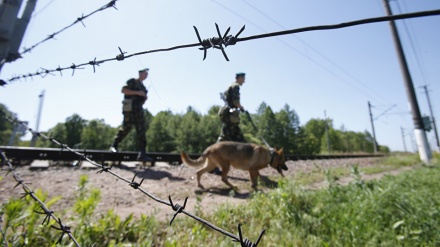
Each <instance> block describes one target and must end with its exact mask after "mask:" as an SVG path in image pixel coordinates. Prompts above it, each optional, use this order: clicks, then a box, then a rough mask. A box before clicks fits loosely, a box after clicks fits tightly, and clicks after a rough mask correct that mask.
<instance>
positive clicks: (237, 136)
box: [217, 72, 246, 142]
mask: <svg viewBox="0 0 440 247" xmlns="http://www.w3.org/2000/svg"><path fill="white" fill-rule="evenodd" d="M245 79H246V74H245V73H243V72H240V73H237V74H235V82H233V83H232V84H231V85H230V86H229V88H228V89H227V90H226V91H225V93H224V95H225V99H224V100H225V104H226V105H225V106H224V107H222V108H221V111H220V113H219V115H220V119H221V121H222V128H221V132H220V136H219V137H218V139H217V142H221V141H236V142H245V140H244V136H243V133H242V132H241V129H240V126H239V124H240V115H239V114H240V112H239V111H241V112H244V107H243V106H242V105H241V103H240V86H241V85H243V83H244V81H245Z"/></svg>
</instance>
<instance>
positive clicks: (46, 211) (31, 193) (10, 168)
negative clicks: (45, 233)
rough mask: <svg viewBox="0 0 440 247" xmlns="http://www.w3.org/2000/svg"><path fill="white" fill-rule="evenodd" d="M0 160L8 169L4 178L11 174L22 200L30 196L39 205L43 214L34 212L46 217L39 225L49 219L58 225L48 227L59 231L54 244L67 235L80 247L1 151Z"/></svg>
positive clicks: (47, 221)
mask: <svg viewBox="0 0 440 247" xmlns="http://www.w3.org/2000/svg"><path fill="white" fill-rule="evenodd" d="M0 158H1V160H3V163H4V164H7V165H8V167H7V169H6V171H7V173H6V176H7V175H8V174H9V173H12V176H13V177H14V180H15V181H16V182H17V184H16V185H15V186H14V188H16V187H17V186H19V185H21V186H22V188H23V190H24V193H23V196H22V198H24V197H26V196H30V197H31V198H32V199H33V200H34V201H36V202H37V203H38V204H39V205H40V207H41V209H42V210H43V212H38V211H35V212H36V213H38V214H44V215H46V216H45V217H44V220H43V222H42V223H41V224H42V225H44V224H45V223H47V224H49V222H50V219H51V218H52V219H54V220H55V221H56V222H57V223H58V227H57V226H54V225H51V226H50V227H52V228H54V229H56V230H59V231H61V236H60V238H59V239H58V241H57V242H56V244H60V243H61V241H62V239H63V237H64V235H65V234H67V235H68V236H69V238H70V240H72V241H73V243H74V244H75V245H76V246H80V245H79V244H78V241H76V239H75V237H74V236H73V235H72V232H71V231H70V226H68V225H64V224H63V223H62V221H61V219H60V218H58V217H56V216H55V213H54V211H52V210H49V208H48V207H47V206H46V204H44V202H43V201H41V200H40V199H39V198H38V197H37V196H36V195H35V193H34V191H32V189H31V188H30V187H29V186H27V184H26V182H25V181H24V180H23V179H22V178H21V177H20V176H19V175H18V174H17V173H16V172H15V169H14V167H13V166H12V163H11V162H10V161H9V159H8V158H7V157H6V154H4V153H3V152H1V150H0ZM1 223H2V221H1V218H0V227H1V225H2V224H1ZM0 230H1V228H0ZM2 234H3V235H4V239H5V241H6V235H5V233H3V232H2Z"/></svg>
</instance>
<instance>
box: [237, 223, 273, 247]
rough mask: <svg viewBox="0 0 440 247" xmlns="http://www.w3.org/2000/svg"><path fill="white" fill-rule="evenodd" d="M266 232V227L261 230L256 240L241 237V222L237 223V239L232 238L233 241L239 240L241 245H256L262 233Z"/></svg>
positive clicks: (244, 246) (249, 246)
mask: <svg viewBox="0 0 440 247" xmlns="http://www.w3.org/2000/svg"><path fill="white" fill-rule="evenodd" d="M265 232H266V229H264V230H263V231H261V233H260V236H259V237H258V239H257V242H255V243H252V242H251V241H250V240H249V239H247V238H245V239H243V234H242V233H241V224H238V236H239V240H236V239H234V240H232V241H234V242H240V245H241V246H242V247H257V246H258V243H260V240H261V238H262V237H263V235H264V233H265Z"/></svg>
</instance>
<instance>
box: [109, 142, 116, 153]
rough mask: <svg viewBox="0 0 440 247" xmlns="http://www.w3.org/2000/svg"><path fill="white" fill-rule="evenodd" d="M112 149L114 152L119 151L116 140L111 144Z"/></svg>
mask: <svg viewBox="0 0 440 247" xmlns="http://www.w3.org/2000/svg"><path fill="white" fill-rule="evenodd" d="M110 151H111V152H112V153H117V152H118V144H117V143H116V142H113V144H112V145H111V146H110Z"/></svg>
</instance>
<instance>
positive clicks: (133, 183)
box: [129, 172, 144, 189]
mask: <svg viewBox="0 0 440 247" xmlns="http://www.w3.org/2000/svg"><path fill="white" fill-rule="evenodd" d="M136 175H137V172H136V173H135V174H134V176H133V179H132V180H131V183H130V184H129V185H130V186H131V187H133V189H138V188H139V187H140V186H141V184H142V182H144V179H142V180H141V182H140V183H136V182H135V181H134V179H135V178H136Z"/></svg>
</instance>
